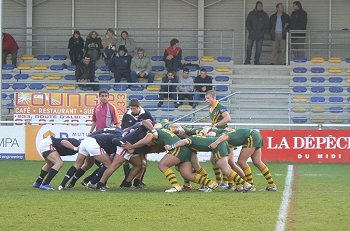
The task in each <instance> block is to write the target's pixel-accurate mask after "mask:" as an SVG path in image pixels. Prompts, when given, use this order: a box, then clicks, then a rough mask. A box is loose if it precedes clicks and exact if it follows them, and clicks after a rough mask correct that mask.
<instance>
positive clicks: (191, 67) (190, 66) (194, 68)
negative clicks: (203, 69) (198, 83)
mask: <svg viewBox="0 0 350 231" xmlns="http://www.w3.org/2000/svg"><path fill="white" fill-rule="evenodd" d="M184 68H188V70H189V71H190V72H191V71H198V67H197V66H193V65H187V66H184Z"/></svg>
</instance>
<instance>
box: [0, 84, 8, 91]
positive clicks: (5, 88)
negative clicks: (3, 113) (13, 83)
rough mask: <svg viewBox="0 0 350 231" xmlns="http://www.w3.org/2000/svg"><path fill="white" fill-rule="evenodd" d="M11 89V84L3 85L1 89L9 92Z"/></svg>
mask: <svg viewBox="0 0 350 231" xmlns="http://www.w3.org/2000/svg"><path fill="white" fill-rule="evenodd" d="M9 88H10V84H8V83H1V89H3V90H7V89H9Z"/></svg>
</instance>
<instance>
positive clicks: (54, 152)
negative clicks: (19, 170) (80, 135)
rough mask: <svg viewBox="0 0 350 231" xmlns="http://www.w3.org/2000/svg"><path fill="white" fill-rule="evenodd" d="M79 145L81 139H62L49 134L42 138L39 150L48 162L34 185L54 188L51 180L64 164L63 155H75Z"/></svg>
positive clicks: (42, 187) (48, 188)
mask: <svg viewBox="0 0 350 231" xmlns="http://www.w3.org/2000/svg"><path fill="white" fill-rule="evenodd" d="M79 145H80V141H79V140H77V139H74V138H63V139H60V138H55V137H54V136H48V137H46V138H44V139H43V140H41V141H40V144H39V151H40V153H41V155H42V156H43V158H44V160H45V162H46V163H45V164H44V166H43V167H42V168H41V172H40V175H39V177H38V179H37V180H36V181H35V182H34V184H33V187H34V188H40V189H44V190H53V188H52V187H51V185H50V182H51V181H52V179H53V178H54V177H55V176H56V174H57V173H58V171H59V170H60V169H61V168H62V166H63V161H62V159H61V156H72V155H75V154H76V153H77V151H78V147H79ZM46 175H47V176H46ZM45 176H46V178H45Z"/></svg>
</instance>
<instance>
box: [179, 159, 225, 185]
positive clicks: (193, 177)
mask: <svg viewBox="0 0 350 231" xmlns="http://www.w3.org/2000/svg"><path fill="white" fill-rule="evenodd" d="M179 171H180V173H181V176H182V177H183V178H184V179H186V180H190V181H192V182H194V183H197V184H201V185H204V186H208V187H209V188H210V189H211V190H214V189H215V188H216V187H217V186H218V184H217V183H216V182H215V181H211V180H209V179H208V178H207V177H205V176H203V175H200V174H198V173H193V171H192V164H191V162H183V163H181V164H180V165H179Z"/></svg>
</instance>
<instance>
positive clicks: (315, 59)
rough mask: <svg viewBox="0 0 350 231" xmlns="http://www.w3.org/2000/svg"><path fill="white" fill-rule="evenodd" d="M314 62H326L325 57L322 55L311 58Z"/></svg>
mask: <svg viewBox="0 0 350 231" xmlns="http://www.w3.org/2000/svg"><path fill="white" fill-rule="evenodd" d="M310 61H311V62H312V63H323V62H324V58H322V57H313V58H311V60H310Z"/></svg>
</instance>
